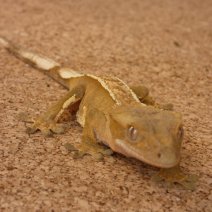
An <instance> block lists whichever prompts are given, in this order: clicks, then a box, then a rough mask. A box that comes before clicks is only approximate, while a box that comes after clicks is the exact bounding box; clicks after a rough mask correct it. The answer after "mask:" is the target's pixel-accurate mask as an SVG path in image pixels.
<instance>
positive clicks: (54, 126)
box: [26, 119, 68, 136]
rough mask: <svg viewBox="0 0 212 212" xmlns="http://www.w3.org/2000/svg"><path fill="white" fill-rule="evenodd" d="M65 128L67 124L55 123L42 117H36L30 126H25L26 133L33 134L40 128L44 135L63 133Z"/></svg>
mask: <svg viewBox="0 0 212 212" xmlns="http://www.w3.org/2000/svg"><path fill="white" fill-rule="evenodd" d="M67 128H68V125H67V124H63V123H56V122H55V121H53V120H48V122H47V121H43V120H42V119H38V120H37V121H35V122H34V124H33V125H32V126H30V127H28V128H27V130H26V132H27V133H28V134H33V133H35V132H37V131H39V130H40V131H41V133H42V134H44V135H45V136H52V135H53V134H63V133H64V132H65V131H66V129H67Z"/></svg>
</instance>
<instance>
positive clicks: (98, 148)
mask: <svg viewBox="0 0 212 212" xmlns="http://www.w3.org/2000/svg"><path fill="white" fill-rule="evenodd" d="M105 123H106V118H105V115H104V114H103V113H102V112H101V111H99V110H98V109H95V108H92V109H90V110H89V111H88V112H87V114H86V118H85V124H84V128H83V135H82V141H81V143H80V144H79V145H78V146H77V147H76V148H75V150H76V149H77V150H78V151H75V150H74V151H75V155H74V157H75V158H77V157H82V156H84V155H86V154H87V155H91V156H93V157H94V158H95V159H96V160H102V159H103V157H104V156H108V155H111V154H112V153H113V151H112V150H111V149H110V148H108V147H107V146H105V145H104V144H103V143H102V142H101V141H100V140H98V138H97V131H99V130H102V131H103V130H104V129H105V127H104V125H105ZM70 146H72V145H71V144H69V145H67V144H66V148H67V149H68V148H70Z"/></svg>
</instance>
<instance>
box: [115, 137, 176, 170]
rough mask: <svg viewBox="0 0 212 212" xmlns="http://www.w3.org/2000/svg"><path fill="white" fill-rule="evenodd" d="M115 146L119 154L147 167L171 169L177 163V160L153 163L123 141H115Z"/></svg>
mask: <svg viewBox="0 0 212 212" xmlns="http://www.w3.org/2000/svg"><path fill="white" fill-rule="evenodd" d="M115 141H116V145H117V146H118V147H119V150H120V151H119V152H120V153H121V154H123V155H125V156H127V157H132V158H136V159H138V160H140V161H142V162H145V163H147V164H149V165H152V166H156V167H159V168H171V167H174V166H176V165H177V164H178V163H179V160H180V158H179V159H176V160H174V161H173V162H170V163H168V162H161V161H160V160H157V161H156V160H155V161H153V159H152V158H150V159H149V158H147V157H146V156H144V155H143V154H142V153H141V152H140V151H139V150H137V149H136V148H135V147H133V146H131V145H130V144H127V143H126V142H125V141H123V140H120V139H116V140H115Z"/></svg>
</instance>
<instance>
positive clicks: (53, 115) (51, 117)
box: [27, 88, 84, 136]
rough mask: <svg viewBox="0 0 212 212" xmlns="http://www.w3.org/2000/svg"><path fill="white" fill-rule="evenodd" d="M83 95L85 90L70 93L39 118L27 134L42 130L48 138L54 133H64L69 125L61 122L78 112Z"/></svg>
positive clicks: (79, 89)
mask: <svg viewBox="0 0 212 212" xmlns="http://www.w3.org/2000/svg"><path fill="white" fill-rule="evenodd" d="M83 95H84V89H82V88H75V89H73V90H71V91H69V92H68V93H67V94H66V95H65V96H64V97H63V98H61V99H60V100H59V101H58V102H57V103H56V104H55V105H53V106H52V107H50V108H49V109H48V110H47V112H45V113H44V114H42V115H41V116H40V117H38V118H37V119H36V120H35V121H34V123H33V124H32V126H30V127H29V128H28V129H27V132H28V133H29V134H32V133H35V132H36V131H38V130H40V131H41V132H42V133H43V134H44V135H46V136H50V135H52V134H53V133H56V134H61V133H64V132H65V130H66V129H67V124H65V123H61V122H62V121H63V122H64V121H67V120H68V118H69V116H70V114H71V113H73V112H76V108H77V107H78V106H79V103H80V101H81V99H82V97H83Z"/></svg>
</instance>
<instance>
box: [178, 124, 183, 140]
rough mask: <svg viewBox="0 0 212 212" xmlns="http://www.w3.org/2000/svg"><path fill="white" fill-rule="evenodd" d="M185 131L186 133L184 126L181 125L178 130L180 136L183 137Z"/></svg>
mask: <svg viewBox="0 0 212 212" xmlns="http://www.w3.org/2000/svg"><path fill="white" fill-rule="evenodd" d="M183 133H184V130H183V126H180V127H179V130H178V133H177V136H178V138H182V137H183Z"/></svg>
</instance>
